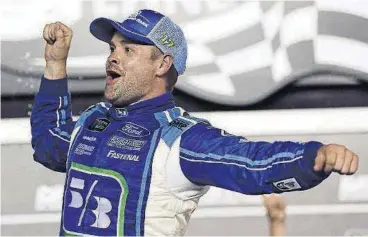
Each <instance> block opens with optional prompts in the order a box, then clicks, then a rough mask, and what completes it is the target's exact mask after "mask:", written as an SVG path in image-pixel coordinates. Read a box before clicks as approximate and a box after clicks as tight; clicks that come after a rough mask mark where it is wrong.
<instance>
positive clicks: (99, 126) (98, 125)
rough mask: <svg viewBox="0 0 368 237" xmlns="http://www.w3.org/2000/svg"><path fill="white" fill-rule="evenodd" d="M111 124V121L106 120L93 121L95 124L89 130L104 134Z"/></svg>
mask: <svg viewBox="0 0 368 237" xmlns="http://www.w3.org/2000/svg"><path fill="white" fill-rule="evenodd" d="M109 124H110V120H108V119H105V118H99V119H96V120H95V121H93V123H92V124H91V125H89V126H88V130H90V131H95V132H102V131H104V130H105V129H106V128H107V126H109Z"/></svg>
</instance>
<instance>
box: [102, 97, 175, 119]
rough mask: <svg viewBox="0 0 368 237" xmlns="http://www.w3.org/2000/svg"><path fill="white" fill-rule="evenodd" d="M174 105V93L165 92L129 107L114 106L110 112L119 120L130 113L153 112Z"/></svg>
mask: <svg viewBox="0 0 368 237" xmlns="http://www.w3.org/2000/svg"><path fill="white" fill-rule="evenodd" d="M173 107H175V102H174V96H173V95H172V93H165V94H163V95H160V96H157V97H154V98H152V99H149V100H144V101H140V102H137V103H134V104H131V105H128V106H127V107H122V108H118V107H114V106H112V107H111V108H110V109H109V113H110V116H111V117H112V118H114V119H117V120H119V119H123V118H124V117H126V116H128V115H129V116H131V115H136V114H146V113H148V114H153V113H156V112H160V111H164V110H167V109H170V108H173Z"/></svg>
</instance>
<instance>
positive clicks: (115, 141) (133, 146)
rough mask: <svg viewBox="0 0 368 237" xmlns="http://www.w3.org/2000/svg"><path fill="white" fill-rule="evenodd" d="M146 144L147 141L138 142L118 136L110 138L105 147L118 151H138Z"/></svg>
mask: <svg viewBox="0 0 368 237" xmlns="http://www.w3.org/2000/svg"><path fill="white" fill-rule="evenodd" d="M146 143H147V141H140V140H135V139H129V138H124V137H119V136H112V137H111V138H110V139H109V141H108V142H107V145H108V146H111V147H117V148H120V149H128V150H134V151H140V150H141V149H142V147H143V146H144V145H145V144H146Z"/></svg>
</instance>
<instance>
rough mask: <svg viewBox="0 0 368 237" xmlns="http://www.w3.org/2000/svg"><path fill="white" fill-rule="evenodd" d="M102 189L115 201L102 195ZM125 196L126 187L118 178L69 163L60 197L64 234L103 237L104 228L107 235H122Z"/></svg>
mask: <svg viewBox="0 0 368 237" xmlns="http://www.w3.org/2000/svg"><path fill="white" fill-rule="evenodd" d="M106 186H109V187H110V189H109V192H111V191H113V192H114V197H116V198H111V196H110V197H109V196H108V195H107V193H105V192H103V190H105V189H104V188H102V187H106ZM115 194H116V195H115ZM127 195H128V186H127V183H126V181H125V179H124V177H123V176H122V175H121V174H119V173H117V172H115V171H112V170H105V169H99V168H94V167H88V166H84V165H81V164H77V163H72V165H71V168H70V170H69V173H68V181H67V188H66V190H65V197H64V210H63V229H64V231H65V232H66V234H77V235H79V234H88V235H99V236H101V235H106V230H107V228H108V231H109V235H110V234H111V235H124V229H123V227H124V212H125V205H126V198H127ZM64 217H67V219H66V218H64ZM112 218H114V219H112ZM113 223H114V224H113Z"/></svg>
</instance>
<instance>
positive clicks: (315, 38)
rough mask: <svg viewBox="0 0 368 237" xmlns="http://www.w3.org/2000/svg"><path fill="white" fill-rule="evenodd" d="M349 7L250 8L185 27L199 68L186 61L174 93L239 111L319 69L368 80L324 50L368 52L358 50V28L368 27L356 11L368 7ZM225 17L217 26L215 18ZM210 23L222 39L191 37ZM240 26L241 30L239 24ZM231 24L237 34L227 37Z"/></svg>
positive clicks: (266, 4)
mask: <svg viewBox="0 0 368 237" xmlns="http://www.w3.org/2000/svg"><path fill="white" fill-rule="evenodd" d="M339 4H340V6H339ZM341 4H342V5H341ZM354 4H355V5H354ZM354 4H350V7H349V9H344V8H345V6H344V5H347V3H346V2H344V1H338V2H336V3H335V2H332V1H321V0H316V1H249V2H241V4H240V5H238V6H236V7H234V8H233V9H231V10H229V11H228V12H226V13H223V15H225V17H224V16H221V15H219V16H212V18H211V19H210V18H209V19H205V20H203V19H200V20H198V21H196V22H193V25H194V24H196V25H195V26H193V27H188V26H187V27H186V28H185V30H186V33H188V34H187V35H188V36H189V42H190V43H191V44H190V46H189V59H190V58H191V57H199V58H202V59H201V60H197V61H202V64H195V63H191V62H189V64H188V65H189V66H188V68H189V70H188V72H187V73H186V76H185V78H184V79H183V80H181V81H180V82H179V84H178V88H180V89H183V90H185V91H187V92H189V93H191V94H194V95H196V96H199V97H202V98H206V99H208V100H211V101H215V102H219V103H224V104H240V105H241V104H243V105H244V104H249V103H253V102H257V101H259V100H261V99H263V98H265V97H267V96H268V95H269V94H271V93H273V92H275V91H276V90H278V89H279V88H281V87H283V86H284V85H285V84H287V83H290V82H291V81H294V80H296V79H298V78H299V77H301V76H303V75H307V74H310V73H313V72H315V71H316V70H321V69H329V70H337V71H340V70H343V71H346V72H355V73H361V72H363V73H368V66H364V65H363V64H362V62H357V60H354V58H349V57H347V56H349V54H346V53H342V54H338V53H337V51H338V49H331V48H329V47H328V45H329V44H330V43H329V42H333V43H336V45H340V46H341V47H343V48H341V50H344V51H345V52H349V51H350V50H351V49H353V51H352V52H354V53H355V52H357V51H360V50H358V49H356V47H358V46H360V47H358V48H362V49H365V50H368V45H366V44H365V45H364V44H361V43H362V42H363V43H368V39H366V38H364V36H363V35H362V34H361V33H360V30H359V28H358V27H356V26H357V24H358V25H359V27H364V26H365V28H366V27H367V26H368V18H367V17H368V14H365V15H364V13H362V12H359V8H362V5H364V6H366V8H365V9H366V11H367V12H368V6H367V4H364V2H363V1H362V0H361V1H355V2H354ZM359 4H360V5H359ZM345 11H346V12H345ZM226 17H228V19H227V20H224V21H223V22H222V23H221V25H218V22H219V20H218V19H219V18H224V19H226ZM233 18H237V20H236V21H237V22H234V19H233ZM342 19H344V21H343V20H342ZM209 21H213V22H212V23H213V24H217V27H218V28H217V30H218V31H220V32H223V33H222V34H221V37H219V36H218V34H216V33H213V32H211V31H210V32H208V35H209V36H206V35H205V34H204V33H197V34H196V32H198V31H199V30H198V29H197V28H199V27H201V26H205V24H203V22H206V24H207V25H210V23H208V22H209ZM241 21H242V22H244V23H243V24H239V23H238V22H241ZM233 24H235V25H236V24H238V25H239V29H235V28H234V29H233V30H226V28H227V27H229V28H232V27H233ZM224 28H225V29H224ZM361 29H362V28H361ZM211 30H213V29H211ZM203 31H205V28H203ZM193 32H194V33H193ZM211 35H213V36H215V37H214V38H213V39H211V38H210V36H211ZM201 37H202V38H201ZM362 37H363V38H362ZM346 38H348V39H350V40H349V41H346ZM198 39H199V40H198ZM326 45H327V47H326ZM357 45H358V46H357ZM193 52H195V53H194V54H195V55H194V56H193ZM350 55H351V56H353V55H352V53H351V54H350ZM360 55H362V53H361V54H360ZM362 56H364V55H362ZM192 59H193V58H192ZM366 59H368V58H366ZM193 61H196V60H193ZM334 61H335V62H334Z"/></svg>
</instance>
